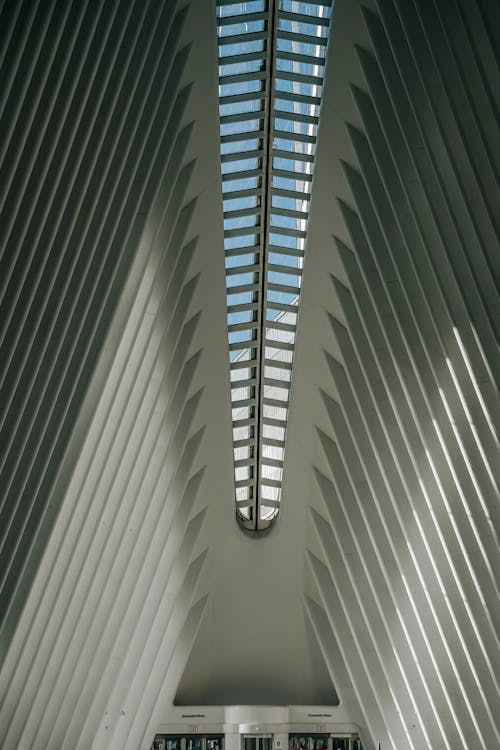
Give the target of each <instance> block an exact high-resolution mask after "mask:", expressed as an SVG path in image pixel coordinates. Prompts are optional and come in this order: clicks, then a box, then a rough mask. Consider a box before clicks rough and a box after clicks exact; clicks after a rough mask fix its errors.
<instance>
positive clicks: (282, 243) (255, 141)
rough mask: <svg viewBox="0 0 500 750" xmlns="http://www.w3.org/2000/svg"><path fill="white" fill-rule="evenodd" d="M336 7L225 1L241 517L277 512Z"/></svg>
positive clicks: (224, 105)
mask: <svg viewBox="0 0 500 750" xmlns="http://www.w3.org/2000/svg"><path fill="white" fill-rule="evenodd" d="M331 2H332V0H324V2H322V1H321V2H318V0H315V2H298V0H247V2H231V3H230V2H228V0H217V23H218V36H219V97H220V98H219V115H220V136H221V167H222V192H223V205H224V250H225V258H226V260H225V267H226V287H227V324H228V340H229V358H230V373H231V402H232V415H233V451H234V476H235V494H236V515H237V518H238V521H239V522H240V524H241V525H242V526H243V527H244V528H246V529H248V530H250V531H263V530H265V529H266V528H268V527H269V526H270V525H271V524H272V522H273V521H274V519H275V518H276V517H277V516H278V514H279V508H280V501H281V483H282V475H283V461H284V453H285V435H286V428H287V423H288V403H289V395H290V387H291V380H292V366H293V355H294V350H295V332H296V326H297V311H298V304H299V299H300V289H301V281H302V269H303V260H304V250H305V243H306V237H307V222H308V218H309V201H310V193H311V185H312V179H313V173H314V159H315V150H316V137H317V128H318V122H319V113H320V106H321V97H322V85H323V76H324V70H325V56H326V49H327V42H328V34H329V29H330V17H331Z"/></svg>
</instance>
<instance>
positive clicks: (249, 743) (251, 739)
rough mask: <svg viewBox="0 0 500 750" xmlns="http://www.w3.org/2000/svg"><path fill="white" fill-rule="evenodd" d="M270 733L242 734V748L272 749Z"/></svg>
mask: <svg viewBox="0 0 500 750" xmlns="http://www.w3.org/2000/svg"><path fill="white" fill-rule="evenodd" d="M272 747H273V736H272V734H259V735H244V736H243V745H242V750H272Z"/></svg>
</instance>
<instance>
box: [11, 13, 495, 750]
mask: <svg viewBox="0 0 500 750" xmlns="http://www.w3.org/2000/svg"><path fill="white" fill-rule="evenodd" d="M223 4H224V3H223ZM225 4H226V5H229V3H225ZM215 5H216V3H215V0H213V1H211V2H206V1H205V0H190V1H189V0H188V1H187V2H186V0H162V1H161V2H159V1H158V0H149V1H148V0H141V1H140V2H139V1H137V2H134V0H112V1H111V2H107V1H106V2H104V1H102V2H101V1H98V2H93V1H90V0H87V1H84V2H74V1H72V0H48V1H47V2H41V3H37V2H35V1H34V0H25V1H24V2H22V0H19V2H8V1H7V2H4V3H3V5H2V7H1V10H0V35H1V39H2V42H1V45H0V56H1V57H0V64H1V67H0V82H1V83H0V132H1V135H2V137H1V139H0V151H1V153H0V163H1V170H2V171H1V175H2V177H1V181H0V191H1V198H0V215H1V220H0V235H1V243H0V252H1V257H0V269H1V270H0V285H1V291H0V294H1V299H0V305H1V308H0V310H1V312H0V326H1V339H0V373H1V374H0V378H1V380H0V410H1V444H0V450H1V459H0V461H1V463H0V493H1V494H0V539H1V546H0V580H1V584H0V647H1V664H0V745H1V746H2V747H5V748H9V749H10V748H18V747H31V746H37V747H43V748H51V749H52V748H53V749H54V750H56V749H57V750H60V749H61V748H70V747H71V748H78V749H79V750H80V749H81V750H83V749H88V748H95V749H100V748H103V749H104V748H137V747H141V748H149V747H150V745H151V741H152V738H153V736H154V734H155V732H156V731H157V729H158V726H159V725H160V724H161V722H162V721H165V717H168V716H169V712H170V711H171V710H172V707H173V706H174V703H177V704H180V705H202V706H203V705H211V704H216V705H229V704H250V703H254V704H259V703H262V704H269V705H271V704H280V705H288V704H290V705H292V704H297V705H325V706H330V707H332V715H333V716H337V717H339V720H340V721H350V722H352V723H355V724H357V725H358V726H359V727H360V731H361V734H362V738H363V740H364V742H365V743H366V745H367V746H370V743H371V742H375V741H377V740H380V741H381V744H382V747H383V748H384V750H385V749H386V748H391V750H400V749H401V748H406V747H409V748H419V747H423V746H425V747H431V748H436V750H437V749H438V748H442V747H448V748H453V749H454V748H458V747H476V746H478V747H479V746H481V747H484V748H487V749H488V750H493V748H496V747H498V745H499V744H500V726H499V722H498V711H497V709H496V707H497V705H498V698H499V682H500V677H499V670H498V654H499V652H500V651H499V627H498V625H499V622H498V618H499V611H500V610H499V607H498V578H499V557H498V529H499V524H498V518H499V499H500V493H499V487H500V449H499V436H498V425H499V424H500V420H499V413H500V403H499V398H498V387H499V382H500V377H499V372H500V358H499V347H498V338H499V337H498V332H499V326H500V304H499V277H500V242H499V238H500V216H499V213H498V206H499V205H500V187H499V179H498V177H499V174H500V137H499V123H500V113H499V105H498V96H497V92H498V91H500V74H499V66H498V60H499V56H500V38H499V36H498V29H499V28H500V25H499V24H498V18H499V17H500V6H499V4H498V2H496V0H474V2H466V1H465V0H444V1H443V2H441V1H439V2H438V0H435V2H424V0H409V2H405V3H403V2H401V3H398V2H396V0H379V1H378V2H377V1H376V0H364V2H363V3H361V2H358V0H355V1H354V0H336V2H335V5H334V8H333V16H332V30H331V36H330V42H329V46H328V52H327V65H326V74H325V80H324V85H323V101H322V110H321V116H320V123H319V132H318V143H317V153H316V164H315V171H314V179H313V182H312V194H311V203H310V211H309V224H308V229H307V238H306V245H305V262H304V269H303V281H302V291H301V301H300V306H299V313H298V323H297V338H296V351H295V355H294V365H293V378H292V384H291V390H290V400H289V413H288V426H287V432H286V451H285V459H284V466H283V479H282V486H281V501H280V516H279V521H278V522H277V523H276V524H275V525H274V526H273V528H272V529H271V531H270V532H269V533H268V534H267V535H265V536H262V537H255V536H253V537H252V536H249V535H245V534H244V533H243V532H242V530H241V529H240V528H239V527H238V525H237V523H236V520H235V485H234V465H233V457H234V455H233V433H232V414H231V377H230V366H229V357H228V343H227V336H228V332H227V314H226V303H227V297H226V277H225V262H224V215H223V202H222V188H221V157H220V131H219V127H220V122H219V88H218V46H217V22H216V7H215ZM313 5H318V3H317V2H315V3H313ZM291 7H292V9H293V7H294V6H293V4H292V5H291ZM335 712H337V713H335Z"/></svg>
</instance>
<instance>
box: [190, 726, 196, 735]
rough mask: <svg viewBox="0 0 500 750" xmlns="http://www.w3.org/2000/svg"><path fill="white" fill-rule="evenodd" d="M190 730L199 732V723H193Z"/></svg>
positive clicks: (193, 732)
mask: <svg viewBox="0 0 500 750" xmlns="http://www.w3.org/2000/svg"><path fill="white" fill-rule="evenodd" d="M189 731H190V732H191V734H198V724H192V725H191V726H190V727H189Z"/></svg>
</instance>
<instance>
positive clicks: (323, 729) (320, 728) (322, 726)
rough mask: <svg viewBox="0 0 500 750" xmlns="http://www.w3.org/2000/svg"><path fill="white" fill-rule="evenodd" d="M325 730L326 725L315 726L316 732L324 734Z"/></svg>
mask: <svg viewBox="0 0 500 750" xmlns="http://www.w3.org/2000/svg"><path fill="white" fill-rule="evenodd" d="M325 729H326V724H316V730H315V731H316V732H324V731H325Z"/></svg>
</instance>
